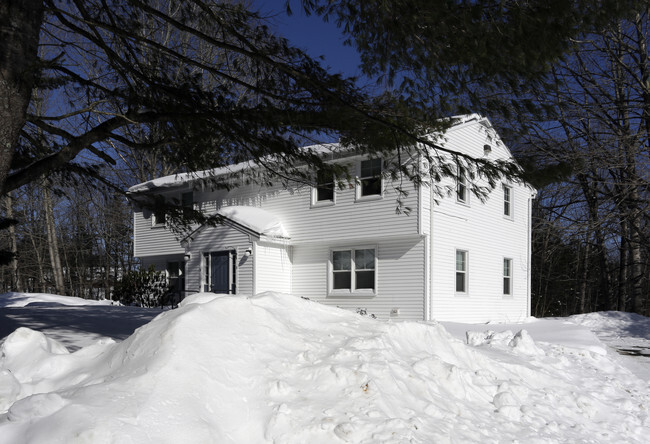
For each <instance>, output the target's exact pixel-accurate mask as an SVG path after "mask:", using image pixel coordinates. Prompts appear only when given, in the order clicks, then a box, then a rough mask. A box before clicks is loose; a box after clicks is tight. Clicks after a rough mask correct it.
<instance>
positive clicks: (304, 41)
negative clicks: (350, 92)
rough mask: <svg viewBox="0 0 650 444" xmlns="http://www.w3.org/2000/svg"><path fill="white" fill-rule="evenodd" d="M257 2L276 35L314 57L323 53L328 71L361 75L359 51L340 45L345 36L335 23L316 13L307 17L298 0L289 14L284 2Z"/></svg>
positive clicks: (292, 5) (294, 2) (293, 3)
mask: <svg viewBox="0 0 650 444" xmlns="http://www.w3.org/2000/svg"><path fill="white" fill-rule="evenodd" d="M256 3H260V4H261V5H260V10H261V12H262V14H263V15H264V16H273V18H272V24H273V25H275V26H276V31H277V33H278V34H279V35H282V36H284V37H286V38H287V39H289V41H290V42H291V43H292V44H293V45H294V46H296V47H298V48H300V49H302V50H305V51H306V52H307V53H308V54H309V55H310V56H312V57H314V58H317V57H320V56H323V57H324V61H323V62H322V63H323V66H324V67H329V68H330V72H332V73H339V72H341V73H344V74H346V75H347V76H360V74H361V72H360V70H359V68H358V66H359V63H360V58H359V54H358V53H357V51H356V50H355V49H354V48H352V47H350V46H344V45H343V40H345V38H344V36H343V34H342V33H341V31H340V30H339V29H338V28H337V27H336V25H335V24H334V23H331V22H330V23H325V22H324V21H323V19H322V18H320V17H318V16H316V15H311V16H309V17H307V16H306V15H305V13H304V12H303V11H302V8H301V6H300V2H299V1H292V2H291V3H290V4H291V8H292V11H293V15H292V16H287V15H286V13H285V11H286V8H285V5H284V1H273V2H261V1H258V2H256Z"/></svg>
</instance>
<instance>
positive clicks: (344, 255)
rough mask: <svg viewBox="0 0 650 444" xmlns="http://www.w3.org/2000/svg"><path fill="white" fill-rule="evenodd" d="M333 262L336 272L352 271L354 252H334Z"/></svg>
mask: <svg viewBox="0 0 650 444" xmlns="http://www.w3.org/2000/svg"><path fill="white" fill-rule="evenodd" d="M332 262H333V266H334V270H351V269H352V252H351V251H350V250H347V251H334V252H333V253H332Z"/></svg>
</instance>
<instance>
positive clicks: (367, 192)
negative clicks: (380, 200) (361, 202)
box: [359, 159, 383, 197]
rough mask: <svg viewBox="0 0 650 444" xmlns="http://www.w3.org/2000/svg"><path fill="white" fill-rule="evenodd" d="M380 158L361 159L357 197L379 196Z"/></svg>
mask: <svg viewBox="0 0 650 444" xmlns="http://www.w3.org/2000/svg"><path fill="white" fill-rule="evenodd" d="M382 163H383V162H382V160H381V159H368V160H362V161H361V165H360V168H359V187H360V190H359V197H364V196H381V188H382V187H381V173H382Z"/></svg>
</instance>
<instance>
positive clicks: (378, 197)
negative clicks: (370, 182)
mask: <svg viewBox="0 0 650 444" xmlns="http://www.w3.org/2000/svg"><path fill="white" fill-rule="evenodd" d="M375 159H379V160H381V174H380V175H379V180H380V185H379V189H380V193H379V194H370V195H368V196H362V195H361V180H363V179H367V178H368V177H361V162H363V161H366V160H375ZM385 185H386V181H385V180H384V159H383V158H382V157H376V158H372V159H371V158H367V159H361V160H359V161H358V162H357V164H356V180H355V187H354V200H355V202H367V201H373V200H381V199H383V198H384V191H385V190H384V188H385Z"/></svg>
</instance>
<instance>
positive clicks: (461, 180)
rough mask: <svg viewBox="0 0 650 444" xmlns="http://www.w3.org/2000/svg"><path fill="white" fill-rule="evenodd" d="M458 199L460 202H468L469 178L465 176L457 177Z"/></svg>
mask: <svg viewBox="0 0 650 444" xmlns="http://www.w3.org/2000/svg"><path fill="white" fill-rule="evenodd" d="M456 200H457V201H458V202H463V203H466V202H467V180H466V179H465V176H458V177H457V178H456Z"/></svg>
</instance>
